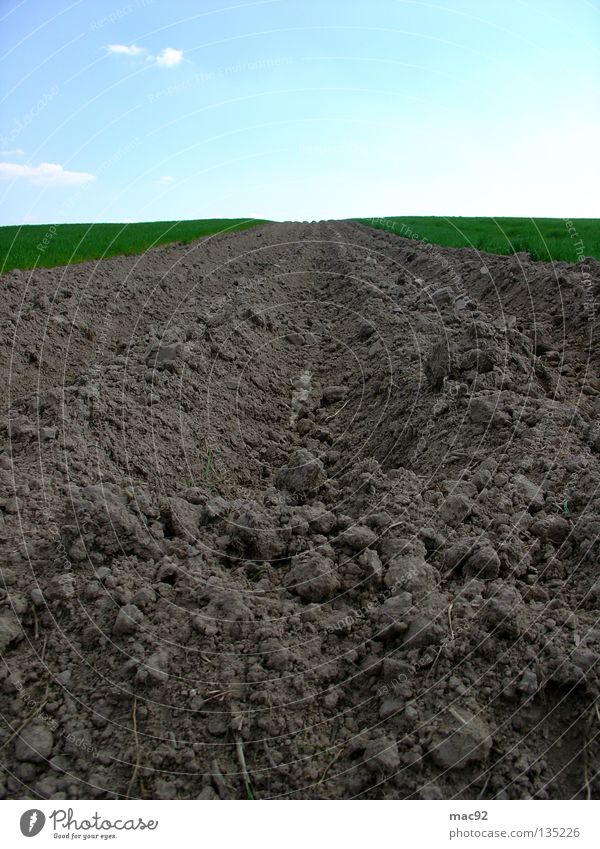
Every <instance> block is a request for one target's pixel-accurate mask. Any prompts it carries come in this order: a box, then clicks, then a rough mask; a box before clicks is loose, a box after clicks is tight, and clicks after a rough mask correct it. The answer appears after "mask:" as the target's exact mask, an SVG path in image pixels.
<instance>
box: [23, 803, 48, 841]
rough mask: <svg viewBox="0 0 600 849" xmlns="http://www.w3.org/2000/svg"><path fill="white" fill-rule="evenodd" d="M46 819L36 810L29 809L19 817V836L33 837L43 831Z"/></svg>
mask: <svg viewBox="0 0 600 849" xmlns="http://www.w3.org/2000/svg"><path fill="white" fill-rule="evenodd" d="M45 822H46V817H45V816H44V814H43V812H42V811H40V810H38V808H31V810H29V811H25V813H24V814H22V815H21V834H24V835H25V837H35V836H36V834H39V833H40V831H41V830H42V829H43V827H44V824H45Z"/></svg>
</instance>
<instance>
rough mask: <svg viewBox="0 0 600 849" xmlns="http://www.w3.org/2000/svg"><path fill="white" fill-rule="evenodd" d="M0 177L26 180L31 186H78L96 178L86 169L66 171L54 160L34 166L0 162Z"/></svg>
mask: <svg viewBox="0 0 600 849" xmlns="http://www.w3.org/2000/svg"><path fill="white" fill-rule="evenodd" d="M0 179H2V180H27V182H28V183H31V185H32V186H79V185H81V184H82V183H89V182H91V181H92V180H95V179H96V178H95V177H94V175H93V174H88V173H87V172H86V171H66V170H65V169H64V168H63V166H62V165H58V164H56V163H54V162H41V163H40V164H39V165H35V166H34V165H19V164H18V163H16V162H0Z"/></svg>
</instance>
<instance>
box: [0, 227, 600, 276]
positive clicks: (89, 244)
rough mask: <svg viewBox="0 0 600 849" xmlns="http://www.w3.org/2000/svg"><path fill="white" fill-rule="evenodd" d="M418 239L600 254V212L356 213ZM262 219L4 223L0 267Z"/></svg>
mask: <svg viewBox="0 0 600 849" xmlns="http://www.w3.org/2000/svg"><path fill="white" fill-rule="evenodd" d="M352 220H354V221H360V222H361V223H363V224H368V225H370V226H372V227H378V228H380V229H383V230H388V231H389V232H391V233H396V234H397V235H398V236H404V237H408V238H412V239H417V240H425V241H428V242H432V243H434V244H437V245H442V246H444V247H451V248H464V247H470V248H477V249H478V250H480V251H487V252H489V253H496V254H511V253H515V252H518V251H525V252H527V253H529V254H530V255H531V257H532V259H534V260H545V261H549V260H556V261H561V260H564V261H566V262H577V260H579V259H582V258H583V257H584V256H593V257H596V258H597V259H600V219H597V218H573V219H571V220H570V221H566V220H563V219H562V218H537V219H531V218H460V217H456V218H442V217H420V216H403V217H391V218H355V219H352ZM262 223H264V221H262V220H260V219H253V218H206V219H199V220H196V221H151V222H147V223H141V224H34V225H23V226H11V227H0V273H3V272H6V271H11V270H12V269H13V268H23V269H26V268H35V267H43V268H52V267H53V266H55V265H69V264H71V263H74V262H83V261H85V260H95V259H103V258H106V257H111V256H117V255H119V254H121V255H127V256H131V255H136V254H141V253H143V252H144V251H145V250H147V249H148V248H153V247H156V246H158V245H164V244H168V243H169V242H182V243H184V244H188V243H189V242H192V241H194V240H195V239H201V238H203V237H206V236H212V235H214V234H215V233H224V232H231V231H234V230H244V229H246V228H247V227H253V226H254V225H256V224H262Z"/></svg>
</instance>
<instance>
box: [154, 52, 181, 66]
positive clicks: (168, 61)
mask: <svg viewBox="0 0 600 849" xmlns="http://www.w3.org/2000/svg"><path fill="white" fill-rule="evenodd" d="M182 59H183V50H176V49H175V48H174V47H165V49H164V50H161V51H160V53H159V54H158V56H156V58H155V64H157V65H158V66H159V67H160V68H173V67H175V65H179V63H180V62H181V61H182Z"/></svg>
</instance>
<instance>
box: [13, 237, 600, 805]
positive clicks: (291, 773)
mask: <svg viewBox="0 0 600 849" xmlns="http://www.w3.org/2000/svg"><path fill="white" fill-rule="evenodd" d="M1 290H2V291H1V294H0V297H1V298H2V300H3V303H2V310H1V311H0V322H1V326H2V330H3V334H4V339H5V342H4V344H3V346H2V348H1V349H0V369H1V374H2V385H3V392H4V402H3V410H4V416H3V430H2V432H1V433H0V487H1V488H0V507H1V510H0V547H1V548H2V549H3V555H2V561H1V563H2V573H1V574H2V584H1V586H2V588H1V589H0V652H1V654H2V665H1V667H0V669H1V672H0V715H1V717H2V725H1V730H0V761H1V762H2V764H3V768H4V769H3V772H2V774H1V775H0V794H1V795H3V796H5V797H10V798H23V797H27V798H51V799H77V798H115V797H116V798H121V797H125V796H134V797H142V798H184V799H188V798H193V799H195V798H203V799H217V798H221V799H226V798H248V797H250V798H258V799H266V798H284V797H288V798H295V799H300V798H319V799H329V798H346V799H348V798H356V797H360V798H422V799H423V798H427V799H431V798H463V799H469V798H471V799H472V798H481V799H491V798H511V799H527V798H539V799H543V798H586V797H594V798H598V796H599V795H600V779H599V778H598V770H599V768H600V746H599V738H598V734H599V732H600V710H599V708H598V695H599V675H598V672H599V665H598V664H599V658H600V623H599V609H600V575H599V567H598V563H599V562H600V543H599V539H600V490H599V484H600V428H599V426H598V417H599V414H600V362H599V357H600V355H599V351H600V348H599V346H598V330H599V326H598V319H597V307H598V300H599V295H600V264H599V263H597V262H595V261H594V260H589V261H588V262H587V265H586V264H580V265H566V264H559V265H557V266H554V267H552V266H549V265H544V264H539V263H533V262H531V261H530V260H529V258H528V257H526V256H524V255H517V256H515V257H499V256H490V255H480V254H478V253H477V252H475V251H470V250H446V249H438V248H434V247H432V246H428V245H423V244H419V243H415V242H412V241H408V240H405V239H400V238H398V237H395V236H393V235H390V234H387V233H384V232H381V231H375V230H370V229H368V228H366V227H363V226H362V225H358V224H350V223H343V222H323V223H318V224H277V225H267V226H263V227H260V228H256V229H252V230H249V231H246V232H243V233H239V234H234V235H228V236H220V237H216V238H211V239H207V240H205V241H202V242H199V243H197V244H194V245H192V246H187V247H186V246H173V247H167V248H161V249H159V250H156V251H152V252H149V253H148V254H146V255H145V256H143V257H140V258H135V259H131V258H118V259H111V260H107V261H103V262H98V263H87V264H85V265H78V266H74V267H70V268H64V269H63V268H60V269H53V270H50V271H44V270H39V271H36V272H34V273H29V272H27V273H21V272H12V273H11V274H9V275H6V276H5V277H3V278H2V281H1Z"/></svg>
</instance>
